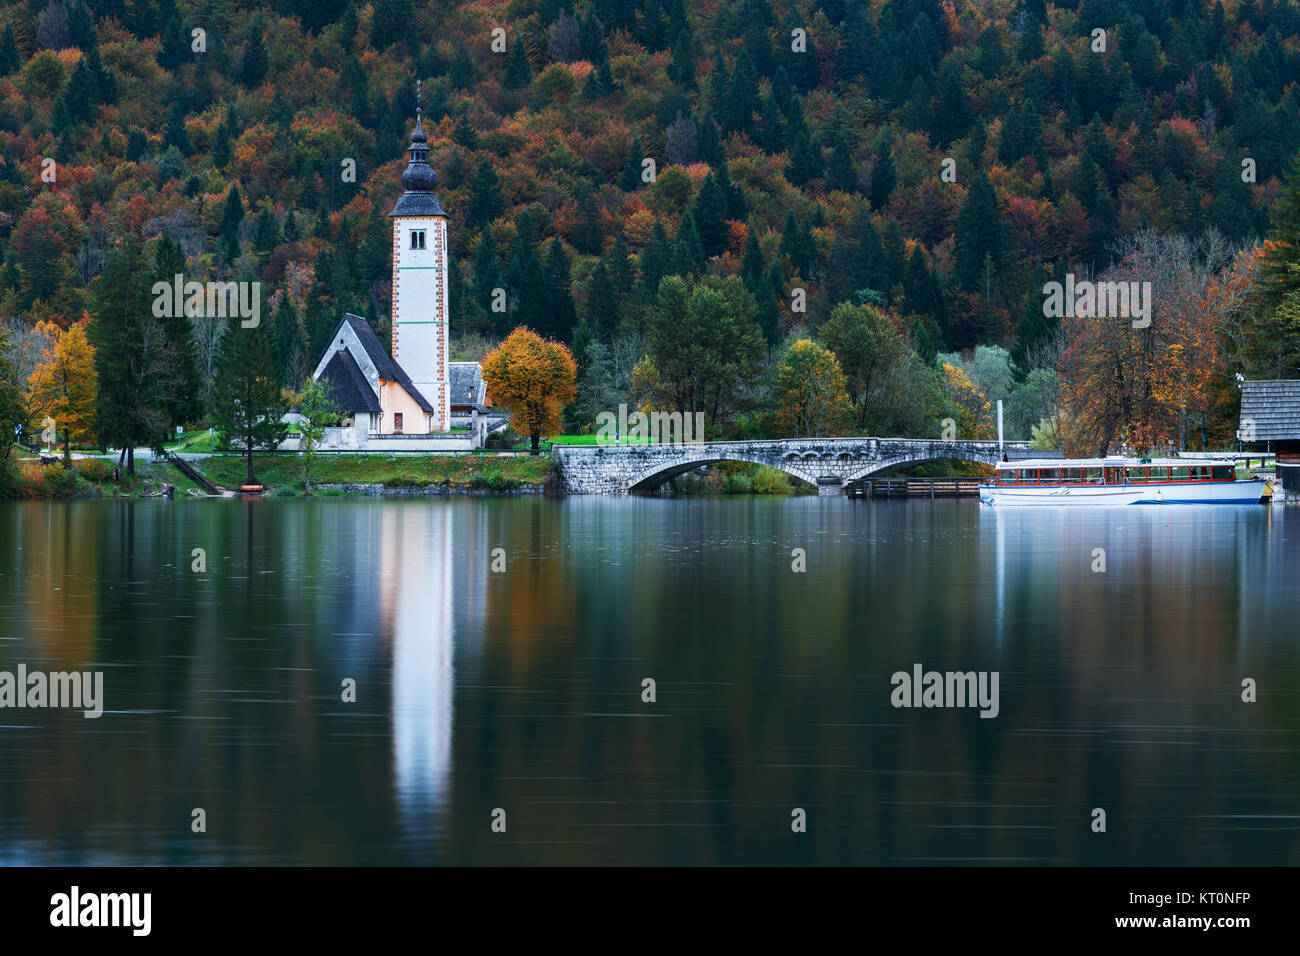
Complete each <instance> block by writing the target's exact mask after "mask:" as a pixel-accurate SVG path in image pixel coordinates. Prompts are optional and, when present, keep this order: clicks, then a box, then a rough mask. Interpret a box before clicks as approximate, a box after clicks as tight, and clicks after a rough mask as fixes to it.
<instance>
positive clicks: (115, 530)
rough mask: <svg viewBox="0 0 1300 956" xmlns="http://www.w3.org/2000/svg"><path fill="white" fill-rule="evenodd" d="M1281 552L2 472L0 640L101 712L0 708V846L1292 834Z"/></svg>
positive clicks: (1102, 851)
mask: <svg viewBox="0 0 1300 956" xmlns="http://www.w3.org/2000/svg"><path fill="white" fill-rule="evenodd" d="M196 548H201V549H203V551H204V555H205V560H206V570H204V571H201V572H198V571H194V570H192V565H193V562H194V560H195V558H194V557H193V551H194V549H196ZM1099 548H1100V549H1104V560H1105V571H1104V572H1100V571H1094V570H1093V567H1094V566H1095V565H1097V564H1098V562H1099V558H1100V557H1102V556H1101V555H1097V554H1095V549H1099ZM495 549H502V551H501V552H498V553H497V555H496V557H497V558H498V560H502V559H503V560H504V570H503V571H500V572H495V571H494V570H493V568H492V564H493V560H494V550H495ZM794 549H802V550H803V554H804V557H803V560H804V561H805V562H806V570H804V571H803V572H796V571H794V570H792V564H793V563H794V562H795V561H796V560H797V558H796V557H792V551H793V550H794ZM1298 567H1300V512H1296V511H1295V510H1291V511H1283V510H1282V509H1269V508H1266V507H1259V506H1256V507H1204V506H1201V507H1196V506H1192V507H1182V508H1175V507H1145V508H1140V507H1130V508H1121V509H1113V510H1106V509H1099V510H1092V509H1085V510H1079V511H1068V510H1062V511H1052V510H1041V509H1034V510H1030V511H1024V512H1015V511H1010V512H997V511H994V510H990V509H987V508H981V507H979V505H978V504H977V503H975V502H972V501H968V500H967V501H941V502H929V501H913V502H905V501H904V502H869V501H866V502H852V501H847V500H842V499H827V498H812V497H809V498H794V499H783V500H765V499H731V500H696V499H682V500H665V499H652V498H631V499H606V498H591V499H585V498H579V499H573V498H571V499H568V500H565V501H550V500H530V499H520V500H513V499H463V500H446V499H433V500H356V499H338V498H333V499H318V500H315V501H303V500H294V499H278V500H264V501H251V502H246V501H234V500H229V501H202V502H198V501H195V502H181V501H177V502H165V501H111V502H109V501H93V502H74V503H64V502H55V503H45V502H24V503H11V502H3V503H0V595H2V597H0V670H6V671H11V672H15V671H16V669H17V666H18V664H20V663H23V664H26V666H27V668H28V669H29V670H38V669H39V670H45V671H59V670H73V669H76V670H98V671H102V672H103V675H104V697H105V703H104V708H105V712H104V714H103V716H102V717H100V718H98V719H86V718H85V717H83V716H82V714H81V712H80V711H73V710H33V709H26V708H25V709H3V710H0V863H10V864H12V863H24V864H34V863H42V864H52V863H53V864H58V863H76V864H82V863H92V864H93V863H142V864H156V863H165V864H198V863H204V864H224V863H290V864H292V863H305V864H474V863H493V864H500V863H506V864H511V863H533V864H574V863H642V864H744V863H789V864H882V865H915V864H939V863H989V862H992V863H1002V862H1005V863H1024V864H1151V865H1155V864H1163V865H1185V864H1193V865H1195V864H1216V865H1226V864H1234V865H1257V864H1287V863H1290V864H1295V863H1300V631H1298V628H1297V622H1298V621H1300V588H1298V587H1297V583H1298V573H1297V568H1298ZM917 664H919V665H921V666H922V667H923V669H924V670H925V671H929V670H937V671H972V670H973V671H987V672H997V673H998V675H999V684H998V687H999V712H998V715H997V717H996V718H992V719H987V718H981V717H980V716H979V711H978V710H977V709H971V708H964V709H959V708H952V709H938V708H895V707H894V706H892V705H891V694H892V693H893V686H892V685H891V675H892V674H894V673H895V672H896V671H904V672H908V673H910V672H911V671H912V669H913V666H914V665H917ZM646 678H651V679H653V680H654V682H655V684H654V693H655V698H656V699H655V701H654V702H653V703H648V702H645V701H643V699H642V693H643V690H642V688H643V680H644V679H646ZM1244 678H1253V679H1254V680H1255V681H1256V682H1257V685H1258V691H1257V693H1258V700H1257V702H1255V703H1245V702H1243V701H1242V699H1241V698H1242V686H1241V685H1242V680H1243V679H1244ZM348 679H350V680H352V681H355V685H356V700H355V702H344V701H343V700H342V693H343V691H342V688H343V684H344V681H345V680H348ZM196 808H202V809H203V811H204V813H205V815H206V832H202V833H196V832H193V829H192V825H191V823H192V819H193V811H194V810H195V809H196ZM796 808H798V809H802V810H803V811H804V814H805V816H806V832H802V833H796V832H793V831H792V826H791V822H792V819H793V817H792V813H793V811H795V810H796ZM1094 808H1101V809H1104V810H1105V812H1106V832H1105V833H1094V832H1092V822H1093V810H1094ZM498 809H499V810H501V811H504V820H505V832H504V833H500V832H493V828H492V824H493V819H494V811H496V810H498ZM500 818H501V814H496V819H498V820H499V819H500Z"/></svg>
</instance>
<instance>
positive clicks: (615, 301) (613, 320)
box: [582, 259, 619, 341]
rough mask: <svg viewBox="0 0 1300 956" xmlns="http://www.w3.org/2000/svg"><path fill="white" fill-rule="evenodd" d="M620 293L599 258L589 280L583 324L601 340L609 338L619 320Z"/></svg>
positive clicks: (583, 311)
mask: <svg viewBox="0 0 1300 956" xmlns="http://www.w3.org/2000/svg"><path fill="white" fill-rule="evenodd" d="M618 305H619V298H618V293H616V292H615V291H614V283H613V281H612V280H611V279H610V277H609V270H608V269H607V268H605V262H604V260H603V259H598V260H597V261H596V265H595V266H594V267H593V268H592V270H591V278H590V279H588V280H587V301H586V303H585V305H584V307H583V310H582V315H583V319H582V321H583V324H584V325H586V326H589V327H590V329H591V332H592V334H593V335H595V337H596V338H597V339H599V340H600V341H605V340H607V339H608V338H609V337H610V335H611V333H612V332H613V330H614V326H615V325H616V324H617V321H618Z"/></svg>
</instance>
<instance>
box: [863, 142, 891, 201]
mask: <svg viewBox="0 0 1300 956" xmlns="http://www.w3.org/2000/svg"><path fill="white" fill-rule="evenodd" d="M897 181H898V179H897V175H896V174H895V172H894V160H893V157H892V156H891V155H890V153H889V139H888V137H882V138H881V140H880V142H879V143H877V144H876V158H875V162H874V163H873V164H872V166H871V181H870V183H869V184H868V186H867V201H868V202H870V203H871V208H872V209H876V210H880V209H883V208H884V207H885V204H886V203H888V202H889V196H890V194H891V193H892V192H893V191H894V186H895V185H896V184H897Z"/></svg>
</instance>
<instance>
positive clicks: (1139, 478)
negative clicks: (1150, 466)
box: [1128, 468, 1147, 482]
mask: <svg viewBox="0 0 1300 956" xmlns="http://www.w3.org/2000/svg"><path fill="white" fill-rule="evenodd" d="M1128 480H1129V481H1134V482H1145V481H1146V480H1147V470H1146V469H1145V468H1130V469H1128Z"/></svg>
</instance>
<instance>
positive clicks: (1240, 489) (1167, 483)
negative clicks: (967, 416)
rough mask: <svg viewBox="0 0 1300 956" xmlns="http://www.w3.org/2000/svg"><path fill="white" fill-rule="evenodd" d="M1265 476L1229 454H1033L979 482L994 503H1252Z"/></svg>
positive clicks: (1261, 491)
mask: <svg viewBox="0 0 1300 956" xmlns="http://www.w3.org/2000/svg"><path fill="white" fill-rule="evenodd" d="M1270 484H1271V482H1268V481H1264V480H1262V479H1259V478H1241V479H1239V478H1238V477H1237V467H1236V465H1235V463H1233V462H1232V461H1231V460H1222V459H1221V460H1214V459H1193V458H1139V459H1132V458H1121V457H1112V458H1039V459H1029V460H1025V461H1004V462H999V463H998V466H997V475H996V476H995V477H994V478H993V480H991V481H989V482H986V483H985V484H983V485H981V486H980V502H981V503H982V504H986V505H995V506H997V507H999V508H1002V507H1007V506H1012V507H1023V506H1030V507H1044V506H1061V505H1065V506H1071V507H1080V506H1083V507H1086V506H1090V505H1091V506H1108V505H1143V504H1150V505H1158V504H1171V505H1172V504H1216V505H1217V504H1240V505H1244V504H1258V503H1259V501H1260V499H1261V498H1262V497H1263V496H1264V493H1265V492H1266V491H1267V490H1268V488H1269V485H1270Z"/></svg>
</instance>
